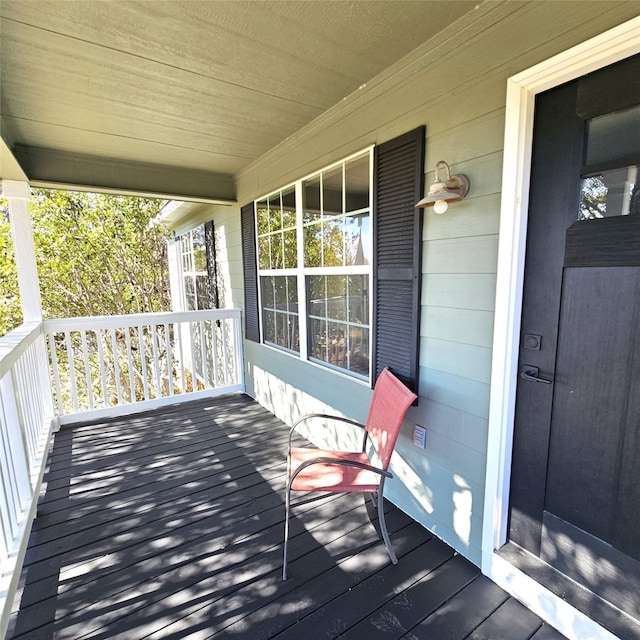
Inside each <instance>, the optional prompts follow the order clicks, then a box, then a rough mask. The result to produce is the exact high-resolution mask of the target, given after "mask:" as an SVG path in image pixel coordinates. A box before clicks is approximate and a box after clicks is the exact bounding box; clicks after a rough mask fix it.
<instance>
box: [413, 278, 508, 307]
mask: <svg viewBox="0 0 640 640" xmlns="http://www.w3.org/2000/svg"><path fill="white" fill-rule="evenodd" d="M495 300H496V276H495V274H493V273H430V274H427V275H425V276H423V278H422V303H423V304H427V305H430V306H432V307H452V308H455V309H477V310H479V311H493V309H494V308H495Z"/></svg>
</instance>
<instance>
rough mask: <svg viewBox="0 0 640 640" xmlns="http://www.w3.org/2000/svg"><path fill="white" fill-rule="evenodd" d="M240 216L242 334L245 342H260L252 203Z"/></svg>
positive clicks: (244, 208)
mask: <svg viewBox="0 0 640 640" xmlns="http://www.w3.org/2000/svg"><path fill="white" fill-rule="evenodd" d="M240 215H241V225H242V262H243V267H244V269H243V271H244V332H245V337H246V339H247V340H253V341H254V342H260V321H259V315H258V273H257V264H256V227H255V216H254V209H253V202H250V203H249V204H246V205H245V206H244V207H242V208H241V209H240Z"/></svg>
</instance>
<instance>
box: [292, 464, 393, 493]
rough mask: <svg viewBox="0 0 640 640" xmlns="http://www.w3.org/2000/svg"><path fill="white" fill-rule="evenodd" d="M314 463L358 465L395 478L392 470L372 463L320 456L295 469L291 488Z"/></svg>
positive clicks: (386, 476) (360, 467)
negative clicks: (296, 479) (298, 476)
mask: <svg viewBox="0 0 640 640" xmlns="http://www.w3.org/2000/svg"><path fill="white" fill-rule="evenodd" d="M314 464H337V465H342V466H344V467H357V468H358V469H364V470H365V471H373V473H377V474H378V475H381V476H383V477H384V478H393V474H392V473H391V472H390V471H385V470H384V469H380V468H379V467H374V466H373V465H371V464H365V463H364V462H357V461H356V460H343V459H342V458H328V457H326V456H325V457H322V456H319V457H318V458H312V459H311V460H306V461H305V462H303V463H302V464H301V465H300V466H298V467H297V468H296V469H295V471H294V472H293V473H292V474H291V478H289V489H290V488H291V483H292V482H293V481H294V479H295V478H296V476H297V475H298V474H299V473H300V472H301V471H303V470H304V469H306V468H307V467H310V466H311V465H314Z"/></svg>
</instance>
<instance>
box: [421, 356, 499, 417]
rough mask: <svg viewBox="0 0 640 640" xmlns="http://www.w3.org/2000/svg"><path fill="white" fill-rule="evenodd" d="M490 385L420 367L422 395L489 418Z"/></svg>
mask: <svg viewBox="0 0 640 640" xmlns="http://www.w3.org/2000/svg"><path fill="white" fill-rule="evenodd" d="M489 393H490V389H489V385H488V384H487V383H484V382H477V381H476V380H470V379H469V378H462V377H460V376H457V375H455V374H451V373H446V372H444V371H439V370H437V369H430V368H428V367H425V366H424V365H423V366H421V367H420V395H421V396H423V397H425V398H427V399H428V400H432V401H434V402H440V403H442V404H445V405H447V406H449V407H453V408H456V409H459V410H460V411H463V412H465V413H468V414H471V415H474V416H477V417H479V418H484V419H487V418H488V417H489Z"/></svg>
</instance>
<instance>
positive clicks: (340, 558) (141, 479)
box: [7, 395, 562, 640]
mask: <svg viewBox="0 0 640 640" xmlns="http://www.w3.org/2000/svg"><path fill="white" fill-rule="evenodd" d="M287 433H288V430H287V428H286V427H285V425H284V424H283V423H282V422H280V421H279V420H278V419H277V418H275V417H274V416H273V415H271V414H269V413H268V412H266V411H265V410H264V409H263V408H262V407H260V406H259V405H258V404H257V403H255V402H254V401H252V400H251V399H250V398H248V397H247V396H243V395H230V396H225V397H222V398H215V399H211V400H204V401H197V402H193V403H190V404H186V405H180V406H175V407H170V408H168V409H162V410H156V411H153V412H148V413H145V414H138V415H135V416H129V417H125V418H118V419H111V420H108V421H103V422H96V423H92V424H87V425H83V426H76V427H73V428H64V429H63V430H61V431H60V432H59V433H58V434H56V437H55V441H54V444H53V447H52V451H51V453H50V457H49V463H48V470H47V473H46V476H45V485H44V488H43V490H46V491H45V492H44V494H43V496H42V497H41V500H40V505H39V509H38V516H37V519H36V521H35V523H34V526H33V530H32V534H31V538H30V541H29V550H28V552H27V557H26V561H25V566H24V570H23V573H22V578H21V591H20V592H19V593H18V597H17V598H16V604H15V608H16V610H15V611H14V614H13V616H12V620H11V624H10V628H9V632H8V635H7V638H14V639H18V638H20V639H21V640H45V639H46V640H51V639H54V638H55V639H56V640H62V639H73V640H80V639H84V638H102V639H106V638H109V639H110V640H111V639H114V638H121V639H123V640H124V639H126V640H137V639H142V638H173V639H177V638H180V639H182V638H189V639H191V640H195V639H205V638H243V639H247V640H258V639H265V640H266V639H270V638H277V639H278V640H284V639H296V640H299V639H303V638H306V639H310V640H311V639H316V638H327V639H331V638H337V637H340V638H354V639H355V638H357V639H362V638H367V640H370V639H375V638H381V639H385V640H386V639H389V640H392V639H393V638H407V639H412V640H415V639H418V638H429V639H431V640H434V639H437V638H447V639H449V640H457V639H460V640H462V639H463V638H470V639H474V640H482V639H489V638H491V639H493V640H498V639H501V638H504V639H505V640H506V639H508V640H519V639H522V640H525V639H529V638H533V639H535V640H558V639H560V638H562V636H561V635H560V634H558V633H557V632H556V631H554V630H553V629H551V628H550V627H548V626H547V625H543V624H542V622H541V621H540V619H539V618H537V617H536V616H535V615H534V614H532V613H531V612H529V611H528V610H527V609H525V608H524V607H523V606H522V605H521V604H519V603H518V602H516V601H515V600H514V599H512V598H509V597H508V596H507V594H506V593H505V592H504V591H502V590H501V589H499V588H498V587H497V586H495V585H494V584H493V583H492V582H491V581H489V580H488V579H487V578H485V577H484V576H482V575H481V574H480V572H479V570H478V569H477V568H476V567H475V566H473V565H472V564H470V563H469V562H467V561H466V560H465V559H464V558H462V557H461V556H459V555H456V554H455V552H454V551H453V550H452V549H451V548H449V547H448V546H446V545H445V544H443V543H442V542H441V541H439V540H438V539H437V538H434V537H433V536H431V534H429V532H427V531H426V530H425V529H424V528H422V527H421V526H420V525H418V524H417V523H415V522H413V521H412V520H411V519H410V518H409V517H408V516H406V515H405V514H404V513H402V512H401V511H399V510H398V509H395V508H394V507H393V506H392V505H390V504H389V503H386V508H387V511H388V516H387V524H388V527H389V533H390V535H391V540H392V542H393V544H394V547H395V549H396V552H397V553H398V557H399V564H398V565H397V566H395V567H394V566H393V565H391V564H390V562H389V559H388V556H387V553H386V551H385V548H384V544H382V542H381V541H380V540H379V536H378V533H377V532H376V530H375V528H374V526H373V525H372V522H376V520H377V518H375V517H372V516H373V514H372V513H371V512H370V510H369V511H368V510H365V509H364V508H363V506H362V502H363V500H364V498H363V497H362V496H353V495H352V496H330V497H327V498H326V499H323V500H321V501H318V502H314V503H310V504H308V505H305V506H300V507H298V508H297V509H295V510H294V518H293V520H292V539H291V543H290V558H291V564H290V578H289V580H287V581H286V582H282V580H281V561H282V557H281V554H282V535H283V520H284V506H283V494H284V492H283V487H284V475H285V460H284V452H285V448H286V444H285V443H286V437H287ZM368 504H369V505H370V501H368ZM18 605H19V607H20V608H19V610H18Z"/></svg>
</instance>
